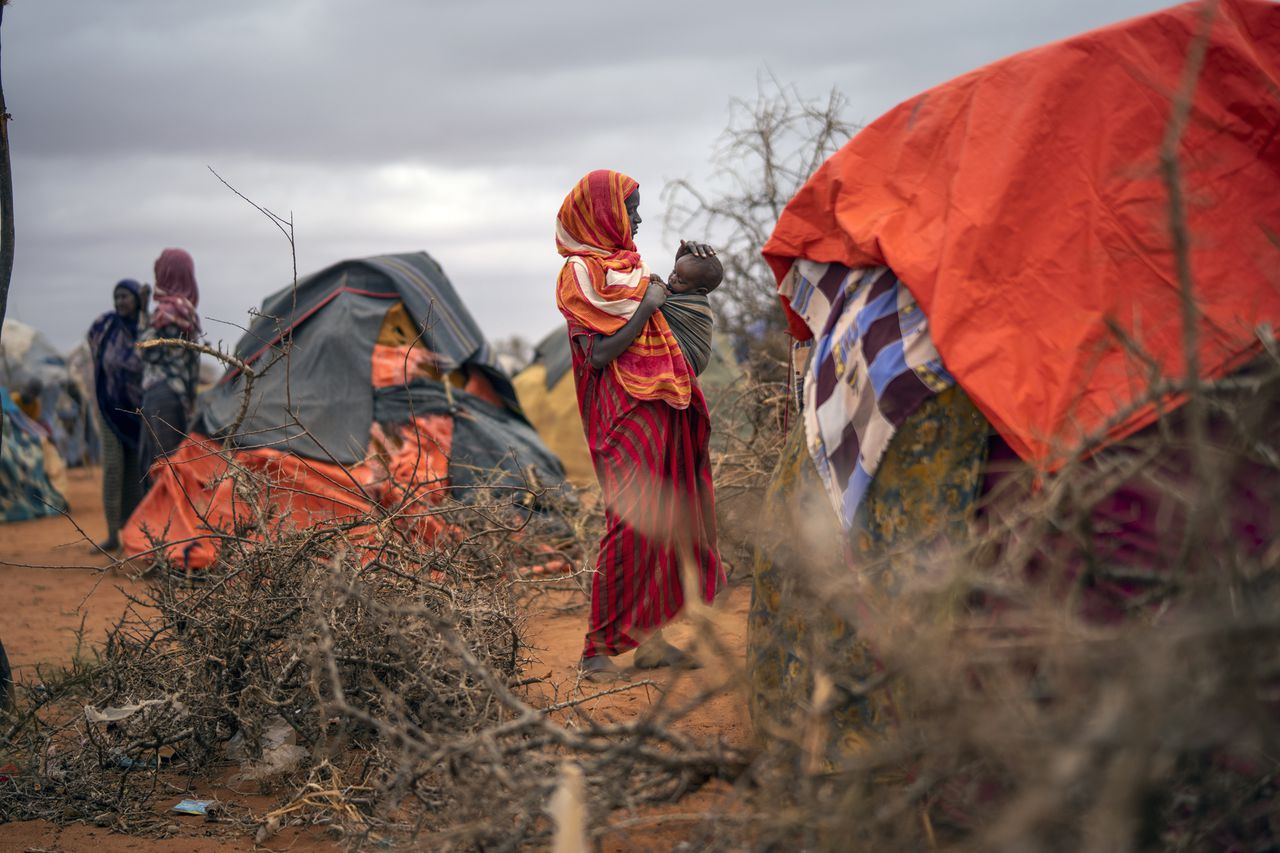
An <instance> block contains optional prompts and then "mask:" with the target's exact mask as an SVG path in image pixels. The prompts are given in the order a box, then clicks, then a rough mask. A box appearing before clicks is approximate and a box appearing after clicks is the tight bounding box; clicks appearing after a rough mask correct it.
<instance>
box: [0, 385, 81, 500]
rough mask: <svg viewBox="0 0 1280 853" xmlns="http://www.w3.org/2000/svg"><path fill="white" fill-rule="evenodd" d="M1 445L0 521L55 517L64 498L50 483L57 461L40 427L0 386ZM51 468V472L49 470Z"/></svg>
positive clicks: (5, 389) (55, 471)
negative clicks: (2, 418) (2, 430)
mask: <svg viewBox="0 0 1280 853" xmlns="http://www.w3.org/2000/svg"><path fill="white" fill-rule="evenodd" d="M0 408H2V409H3V417H4V441H3V447H0V521H27V520H30V519H32V518H43V517H45V516H48V515H57V514H58V513H60V512H62V511H63V510H65V509H66V508H67V501H66V498H64V497H63V496H62V491H61V490H60V489H59V488H58V485H57V484H55V483H54V482H53V480H54V479H61V480H62V485H63V486H64V487H65V482H66V480H65V477H58V476H57V471H58V470H60V468H59V467H58V466H60V465H61V461H60V459H59V458H58V455H57V451H56V450H54V449H53V447H52V446H51V445H50V444H49V440H48V439H47V438H45V437H44V431H43V430H42V429H41V427H40V426H39V425H38V424H36V423H35V422H34V421H32V420H31V419H30V418H28V417H27V416H26V415H25V414H23V413H22V410H21V409H19V408H18V407H17V405H16V404H15V403H14V402H13V400H12V399H10V397H9V389H7V388H5V387H3V386H0ZM51 468H53V469H54V470H50V469H51Z"/></svg>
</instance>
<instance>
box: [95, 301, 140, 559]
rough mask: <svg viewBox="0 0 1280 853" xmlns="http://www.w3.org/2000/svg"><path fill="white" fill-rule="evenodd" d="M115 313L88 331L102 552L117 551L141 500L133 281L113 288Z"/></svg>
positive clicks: (136, 314)
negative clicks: (99, 469)
mask: <svg viewBox="0 0 1280 853" xmlns="http://www.w3.org/2000/svg"><path fill="white" fill-rule="evenodd" d="M114 301H115V310H114V311H108V312H107V313H105V314H103V315H102V316H101V317H99V318H98V319H97V320H95V321H94V323H93V325H92V326H91V327H90V328H89V335H88V337H89V352H90V354H91V356H92V358H93V390H94V396H95V397H96V398H97V402H98V406H97V412H98V426H99V429H98V432H99V433H101V436H102V508H103V511H104V512H105V514H106V516H107V538H106V540H105V541H103V542H101V543H99V544H98V547H99V548H101V549H102V550H104V551H115V550H117V549H119V547H120V535H119V534H120V527H121V526H122V525H123V524H124V522H125V521H127V520H128V519H129V516H130V515H131V514H133V510H134V508H135V507H137V505H138V501H140V500H142V474H143V470H142V468H141V467H140V466H139V465H138V450H139V447H138V445H139V442H140V440H141V438H142V421H141V420H140V419H139V417H138V408H139V407H140V406H141V405H142V359H141V357H140V356H139V353H138V350H137V348H136V347H135V346H134V345H135V344H136V343H137V341H138V323H139V320H140V319H141V317H142V306H143V303H144V302H145V301H146V294H145V291H144V289H143V287H142V285H141V284H139V283H138V282H136V281H134V280H133V279H131V278H126V279H123V280H122V281H120V282H119V283H117V284H116V286H115V293H114Z"/></svg>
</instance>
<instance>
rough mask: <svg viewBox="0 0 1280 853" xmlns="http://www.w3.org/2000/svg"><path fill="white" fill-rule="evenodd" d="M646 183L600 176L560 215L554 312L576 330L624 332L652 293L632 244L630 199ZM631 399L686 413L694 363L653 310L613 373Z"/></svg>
mask: <svg viewBox="0 0 1280 853" xmlns="http://www.w3.org/2000/svg"><path fill="white" fill-rule="evenodd" d="M639 188H640V184H638V183H637V182H636V181H634V180H632V179H631V178H629V177H627V176H626V175H623V174H621V173H620V172H611V171H608V170H607V169H597V170H596V171H594V172H591V173H590V174H588V175H587V176H586V177H585V178H583V179H582V180H580V181H578V183H577V185H576V186H574V188H573V190H572V191H571V192H570V193H569V194H568V195H567V196H565V199H564V204H562V205H560V213H559V214H558V215H557V216H556V249H557V250H558V251H559V252H560V254H561V256H562V257H564V258H565V263H564V266H563V267H562V268H561V269H560V279H559V281H558V282H557V284H556V305H557V306H558V307H559V308H560V313H562V314H564V316H565V318H566V319H568V320H569V322H570V323H572V324H575V325H578V326H582V327H584V328H586V329H589V330H591V331H593V332H598V333H600V334H603V335H612V334H613V333H614V332H616V331H618V330H619V329H621V328H622V327H623V326H625V325H626V323H627V321H628V320H630V319H631V317H632V315H634V314H635V312H636V309H637V308H639V307H640V300H641V299H643V298H644V293H645V291H646V290H647V289H648V288H649V268H648V267H647V266H646V265H645V263H644V261H642V260H640V253H639V252H637V251H636V244H635V241H634V240H632V237H631V220H630V219H629V218H628V217H627V206H626V199H627V196H629V195H631V194H632V193H633V192H635V191H636V190H637V189H639ZM609 369H611V370H612V371H613V373H614V376H615V377H617V380H618V382H619V383H620V384H621V385H622V387H623V388H624V389H626V391H627V393H628V394H630V395H631V396H632V397H635V398H636V399H638V400H662V401H664V402H666V403H669V404H670V405H671V406H673V407H675V408H677V409H684V408H688V406H689V399H690V394H691V393H692V387H693V379H692V374H691V373H690V372H689V364H688V362H687V361H686V360H685V357H684V355H683V354H682V353H681V352H680V346H679V344H677V343H676V339H675V336H674V335H672V334H671V329H670V327H669V326H667V321H666V318H665V317H663V316H662V312H661V311H655V312H654V314H653V316H652V317H650V318H649V321H648V322H647V323H645V326H644V328H643V329H642V330H641V331H640V334H639V335H637V336H636V339H635V341H634V342H632V344H631V346H630V347H629V348H628V349H627V351H626V352H624V353H623V354H622V355H621V356H619V357H618V358H617V359H616V360H615V361H614V362H613V364H611V365H610V366H609Z"/></svg>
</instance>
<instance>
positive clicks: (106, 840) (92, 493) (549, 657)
mask: <svg viewBox="0 0 1280 853" xmlns="http://www.w3.org/2000/svg"><path fill="white" fill-rule="evenodd" d="M68 473H69V479H70V488H69V493H68V494H67V499H68V501H69V502H70V504H71V518H70V519H68V518H64V517H54V518H46V519H40V520H37V521H26V522H18V523H13V524H0V640H2V641H3V642H4V647H5V651H6V652H7V653H8V656H9V661H10V663H11V664H12V665H13V668H14V677H15V679H16V680H18V681H28V682H33V681H38V680H39V671H38V667H39V666H41V665H61V664H65V663H67V662H69V661H70V660H71V659H72V658H73V656H74V655H75V654H77V650H78V644H79V643H81V642H83V643H84V645H85V646H87V647H92V646H95V645H98V644H100V643H101V642H102V640H103V638H104V637H105V636H106V634H107V631H108V630H109V629H110V627H111V626H112V625H113V624H115V622H116V621H117V620H118V619H119V618H120V615H121V614H122V613H123V612H124V610H125V608H126V606H127V605H128V603H129V602H128V599H127V597H126V594H133V595H136V596H141V595H143V594H144V593H145V590H146V584H147V581H146V580H145V579H139V578H136V577H134V576H133V575H132V574H131V573H130V572H129V571H128V570H127V569H121V568H113V567H111V561H110V560H109V559H107V558H106V557H104V556H102V555H101V554H98V553H97V552H96V551H95V550H94V549H93V548H92V547H91V545H90V542H91V541H98V540H101V539H102V538H103V537H104V536H105V535H106V528H105V523H104V521H103V517H102V491H101V481H100V479H99V471H98V470H97V469H84V468H78V469H72V470H71V471H69V472H68ZM86 536H87V537H88V539H86V538H85V537H86ZM749 594H750V591H749V589H747V587H745V586H744V585H741V584H739V585H736V586H734V587H732V588H731V589H730V590H728V591H727V593H726V594H725V595H723V596H722V597H721V599H720V601H719V602H718V603H717V605H716V608H715V614H714V619H715V622H716V625H717V635H718V638H719V640H720V641H721V642H722V643H723V645H724V651H725V654H726V657H727V660H726V664H725V665H724V666H711V667H708V668H707V669H704V670H699V671H697V672H694V673H686V674H683V675H681V676H678V677H677V676H673V675H671V674H660V675H658V676H648V677H651V678H652V679H653V680H654V681H657V682H659V683H660V684H662V685H664V686H666V687H667V688H668V689H670V690H671V691H674V693H675V694H676V695H675V698H677V699H678V698H685V697H692V696H695V695H697V693H698V692H699V691H701V690H703V689H705V688H706V687H707V685H708V684H718V683H720V682H722V681H724V680H725V677H726V674H727V673H726V670H728V669H738V668H740V666H741V664H742V661H743V659H744V655H745V639H746V610H747V604H748V598H749ZM537 600H538V601H543V600H545V601H546V602H547V608H548V609H546V610H535V611H533V612H530V613H529V614H528V615H529V623H528V640H529V642H530V643H531V644H532V646H533V647H534V650H533V653H532V656H533V657H534V658H535V660H534V662H533V663H532V664H530V665H529V666H528V667H527V669H526V673H525V675H526V676H527V677H532V676H537V677H546V678H548V680H549V681H550V683H551V684H552V685H553V686H554V688H555V691H556V692H557V693H558V694H559V695H560V696H561V698H564V697H567V696H568V695H570V694H571V693H572V692H573V690H574V686H575V677H574V676H575V667H576V664H577V660H578V655H579V654H580V653H581V650H582V635H583V630H584V627H585V618H586V616H585V610H584V609H583V608H577V609H576V610H573V611H569V612H565V611H563V610H562V609H558V608H557V609H551V606H552V605H564V604H565V597H564V596H560V595H549V596H543V597H540V598H538V599H537ZM667 635H668V637H669V638H670V639H671V640H673V641H675V642H677V643H688V642H689V641H690V639H691V629H690V628H689V627H687V626H683V625H677V626H675V627H674V628H673V629H672V630H670V631H668V632H667ZM79 652H80V653H81V654H90V653H91V652H90V650H89V648H84V649H80V650H79ZM629 658H630V655H626V656H623V657H621V658H619V663H621V664H622V665H624V666H625V665H628V664H629V663H630V661H629ZM657 696H658V691H657V690H655V689H651V688H650V689H645V688H639V689H636V690H631V691H627V692H625V693H618V694H614V695H610V696H604V697H601V698H600V699H599V700H596V701H594V702H592V703H591V704H590V706H589V707H590V711H591V713H592V714H593V715H594V716H597V717H599V718H601V719H609V720H612V721H615V722H625V721H627V720H630V719H634V718H636V717H639V716H641V715H642V714H644V713H645V712H646V711H647V710H648V709H649V707H650V705H651V703H652V702H653V701H655V700H656V699H657ZM679 728H680V730H681V731H683V732H684V733H686V734H688V735H691V736H694V737H698V738H722V739H723V740H725V741H726V742H728V743H730V744H735V745H742V744H745V742H746V741H747V739H748V737H749V721H748V719H747V714H746V702H745V699H744V697H743V696H742V695H741V693H739V692H737V691H736V690H735V689H733V688H731V687H726V688H724V689H722V690H720V691H718V692H717V693H716V695H714V696H713V697H712V698H711V699H710V700H709V701H707V702H705V703H703V704H702V705H701V706H700V707H698V708H697V709H695V710H694V711H693V712H692V713H690V714H689V715H688V716H687V717H686V718H684V719H683V720H682V721H681V722H680V723H679ZM195 784H196V787H197V791H196V793H197V795H198V796H206V795H216V797H217V798H219V799H222V800H223V801H228V800H231V801H239V802H240V803H242V804H244V805H246V806H249V807H250V808H252V809H254V810H255V811H256V812H259V813H261V812H264V811H267V810H270V809H271V808H272V807H274V806H275V805H277V803H275V802H274V800H272V799H271V798H269V797H264V796H262V795H260V794H256V793H245V792H240V791H235V790H231V789H227V788H222V787H218V786H216V785H214V784H213V783H212V782H202V781H200V780H197V782H196V783H195ZM201 785H204V787H203V788H201ZM727 793H728V791H727V789H726V788H725V787H724V786H722V785H713V786H709V788H708V789H704V790H703V791H701V792H699V793H698V794H696V795H694V796H693V797H691V798H689V799H688V800H686V801H683V802H681V803H678V804H675V805H674V806H673V807H670V808H654V809H646V810H644V813H643V814H635V815H621V814H619V815H615V820H620V821H623V822H625V823H626V824H628V825H629V826H630V829H629V830H627V831H626V832H622V831H619V832H618V833H616V834H613V835H610V836H607V837H606V838H605V839H604V846H603V849H605V850H619V851H620V850H670V849H671V848H672V847H673V846H675V845H676V844H678V843H679V841H680V840H681V839H682V837H683V834H682V832H681V830H680V827H681V826H685V825H687V824H684V823H681V822H679V821H677V822H674V823H672V824H671V825H670V826H669V827H666V828H663V824H664V821H663V816H664V815H672V816H676V815H688V814H696V813H698V812H705V811H707V810H709V809H715V808H717V806H718V805H719V804H720V801H721V800H722V799H723V798H724V797H725V796H726V795H727ZM178 799H180V798H179V797H175V798H174V802H175V803H176V802H177V801H178ZM173 824H174V825H175V826H176V827H177V830H176V834H175V836H174V837H171V838H163V839H157V838H139V837H134V836H126V835H119V834H114V833H112V832H111V831H110V830H108V829H102V828H99V827H95V826H90V825H85V824H72V825H70V826H67V827H63V828H59V827H57V826H55V825H53V824H50V823H47V822H44V821H25V822H18V823H8V824H0V853H8V851H68V853H70V851H79V850H92V851H95V853H117V851H142V853H152V851H156V853H158V852H159V851H164V853H169V851H174V853H176V851H194V853H205V851H217V850H268V849H270V850H285V849H289V850H294V851H298V853H303V851H311V850H334V849H338V845H336V844H335V843H334V842H332V841H329V840H327V839H326V838H325V837H324V836H323V834H322V833H320V832H319V831H317V830H314V829H312V830H309V831H297V830H287V831H284V832H281V833H280V834H278V835H276V836H274V837H273V838H271V839H270V840H269V842H268V843H267V844H266V845H264V846H257V845H255V844H254V843H253V839H252V838H251V837H249V836H247V835H244V834H242V833H238V832H232V831H231V828H229V827H226V826H221V825H217V824H207V823H205V822H204V820H203V819H201V818H199V817H188V816H181V815H173ZM229 833H230V834H229Z"/></svg>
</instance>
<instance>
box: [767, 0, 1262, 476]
mask: <svg viewBox="0 0 1280 853" xmlns="http://www.w3.org/2000/svg"><path fill="white" fill-rule="evenodd" d="M1208 7H1213V4H1207V6H1206V5H1202V4H1199V3H1194V4H1186V5H1182V6H1176V7H1174V8H1171V9H1168V10H1165V11H1162V12H1158V13H1155V14H1152V15H1147V16H1145V17H1141V18H1136V19H1134V20H1130V21H1126V22H1123V23H1120V24H1117V25H1114V26H1111V27H1107V28H1103V29H1100V30H1096V31H1093V32H1090V33H1086V34H1084V35H1081V36H1077V37H1075V38H1071V39H1068V40H1066V41H1062V42H1058V43H1056V44H1051V45H1048V46H1046V47H1042V48H1038V49H1036V50H1031V51H1027V52H1025V53H1021V54H1018V55H1016V56H1012V57H1009V58H1007V59H1004V60H1001V61H999V62H996V63H994V64H991V65H988V66H986V67H984V68H981V69H978V70H977V71H974V72H971V73H969V74H966V75H964V76H962V77H959V78H957V79H955V80H952V81H950V82H948V83H944V84H942V85H941V86H938V87H936V88H934V89H931V90H929V91H927V92H925V93H923V94H921V95H919V96H917V97H915V98H912V99H910V100H908V101H906V102H904V103H903V104H901V105H899V106H898V107H896V108H895V109H893V110H891V111H890V112H889V113H887V114H886V115H884V116H883V117H881V118H880V119H878V120H876V121H875V122H873V123H872V124H870V125H868V126H867V127H866V128H865V129H864V130H862V131H861V132H860V133H859V134H858V135H857V136H856V137H855V138H854V139H853V140H852V141H850V142H849V143H848V144H847V145H846V146H845V147H844V148H843V149H841V150H840V151H839V152H837V153H836V154H835V155H834V156H832V157H831V158H830V159H829V160H828V161H827V162H826V163H825V164H824V165H823V166H822V167H821V168H820V169H819V170H818V172H817V173H816V174H815V175H814V176H813V177H812V178H811V179H810V181H809V182H808V183H807V184H806V185H805V186H804V187H803V188H802V189H801V190H800V192H799V193H797V195H796V196H795V198H794V199H792V200H791V202H790V203H789V204H788V205H787V208H786V209H785V211H784V212H783V215H782V217H781V218H780V220H779V222H778V224H777V227H776V229H775V230H774V232H773V235H772V238H771V239H770V240H769V242H768V243H767V245H766V246H765V247H764V253H765V257H766V259H767V260H768V262H769V264H770V265H771V266H772V268H773V270H774V272H775V274H776V275H777V276H778V278H779V279H780V280H781V279H782V278H783V277H784V276H785V275H786V274H787V272H788V271H789V270H790V269H791V267H792V264H793V263H794V262H795V261H796V260H797V259H808V260H809V261H813V262H819V263H838V264H842V265H844V266H846V267H862V266H875V265H885V266H887V267H889V268H890V269H892V270H893V272H895V273H896V274H897V276H898V277H899V278H900V279H901V280H902V282H903V283H904V284H905V285H906V286H907V287H908V288H909V289H910V291H911V293H912V294H913V295H914V296H915V298H916V300H917V301H918V302H919V304H920V306H921V307H922V309H923V310H924V312H925V314H926V315H927V316H928V318H929V322H930V328H931V332H932V334H933V341H934V344H935V345H936V347H937V350H938V352H939V353H940V354H941V357H942V360H943V361H944V362H945V364H946V367H947V369H948V370H950V372H951V373H952V374H953V375H954V376H955V378H956V380H957V381H958V382H959V384H960V385H961V386H962V387H963V388H964V389H965V391H966V392H968V394H969V395H970V396H971V397H972V399H973V400H974V402H975V403H976V404H977V405H978V407H979V409H980V410H981V411H982V412H983V414H984V415H985V416H986V417H987V418H988V419H989V420H990V421H991V422H992V424H993V425H994V426H995V427H996V428H997V429H998V430H999V431H1000V433H1001V435H1003V437H1004V438H1005V439H1006V440H1007V441H1008V443H1009V444H1010V445H1011V446H1012V447H1013V448H1014V449H1015V450H1016V451H1017V452H1018V454H1019V455H1020V456H1021V457H1022V458H1023V459H1025V460H1028V461H1030V462H1033V463H1036V464H1041V465H1048V466H1050V467H1052V466H1054V465H1055V464H1057V463H1058V462H1059V461H1061V459H1062V458H1063V456H1064V455H1066V454H1069V453H1071V452H1073V451H1074V450H1076V449H1077V448H1078V447H1080V445H1081V444H1083V443H1087V442H1090V441H1091V440H1092V439H1095V438H1102V439H1104V440H1105V439H1115V438H1119V437H1122V436H1125V435H1128V434H1130V433H1132V432H1134V431H1135V430H1138V429H1140V428H1141V427H1143V426H1145V425H1147V424H1149V423H1151V422H1152V421H1153V420H1154V418H1155V415H1156V408H1155V406H1154V405H1153V404H1151V403H1150V402H1149V401H1148V400H1146V399H1145V394H1146V391H1147V389H1148V388H1149V387H1150V381H1151V379H1152V378H1153V376H1155V377H1159V378H1164V379H1174V380H1176V379H1179V378H1181V377H1184V376H1185V375H1186V364H1185V358H1184V336H1183V325H1182V321H1181V317H1182V301H1181V298H1180V294H1179V287H1180V279H1179V274H1178V268H1177V258H1176V255H1175V251H1174V239H1173V236H1172V235H1173V232H1174V229H1175V227H1176V228H1177V229H1179V230H1181V231H1182V232H1183V233H1185V234H1186V235H1189V237H1190V246H1189V250H1188V251H1189V260H1190V273H1191V276H1192V278H1193V281H1194V292H1195V298H1196V302H1197V306H1198V310H1199V323H1198V326H1197V330H1196V337H1197V339H1198V350H1199V362H1200V369H1201V373H1202V375H1203V376H1204V377H1220V376H1223V375H1225V374H1226V373H1228V372H1230V371H1231V370H1233V369H1234V368H1236V367H1238V366H1240V365H1241V364H1243V363H1244V362H1245V361H1247V360H1248V359H1249V358H1250V357H1251V356H1253V355H1254V354H1255V353H1256V352H1257V351H1258V349H1259V346H1260V343H1259V335H1260V334H1262V335H1263V336H1266V335H1268V334H1274V330H1275V329H1277V328H1280V285H1278V282H1277V277H1276V270H1277V269H1280V264H1278V263H1277V261H1278V260H1280V143H1277V139H1280V136H1278V135H1277V134H1278V130H1280V99H1278V98H1277V97H1276V92H1277V91H1280V6H1277V5H1276V4H1275V3H1272V2H1265V0H1223V2H1221V3H1218V4H1216V15H1214V17H1213V18H1212V20H1211V23H1210V25H1209V28H1208V30H1207V33H1206V38H1207V42H1206V48H1207V49H1206V51H1205V56H1204V62H1203V66H1202V68H1201V69H1200V73H1199V75H1198V77H1197V78H1196V81H1195V85H1194V88H1193V90H1192V91H1191V92H1190V117H1189V120H1188V122H1187V124H1186V126H1185V129H1184V131H1183V132H1182V133H1181V136H1180V137H1179V138H1178V140H1177V145H1176V158H1177V163H1178V164H1179V166H1180V168H1181V190H1182V195H1183V197H1184V198H1185V204H1186V210H1185V218H1184V220H1183V221H1181V222H1178V223H1177V225H1176V226H1175V225H1173V224H1172V223H1171V215H1170V211H1171V206H1170V204H1171V203H1170V191H1169V187H1168V186H1167V185H1166V182H1165V180H1164V179H1163V177H1162V175H1163V173H1162V160H1161V150H1162V143H1163V140H1164V139H1165V136H1166V131H1167V129H1168V128H1169V125H1170V121H1171V118H1172V116H1173V115H1174V111H1175V104H1176V103H1177V101H1178V98H1179V97H1180V96H1181V95H1180V93H1181V91H1182V86H1183V84H1182V75H1183V69H1184V67H1185V66H1186V64H1187V61H1188V56H1189V55H1190V54H1191V53H1192V50H1193V46H1194V45H1195V43H1196V40H1197V39H1198V38H1200V37H1201V34H1202V32H1204V31H1205V28H1204V17H1203V14H1202V13H1203V11H1204V10H1205V8H1208ZM791 320H792V323H791V328H792V332H793V334H795V335H796V336H797V337H799V338H802V339H803V338H807V337H810V336H811V335H812V331H811V330H808V329H806V328H805V327H804V325H803V323H801V322H799V318H798V317H796V316H795V315H794V314H793V315H791ZM1268 329H1269V330H1270V331H1268Z"/></svg>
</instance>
